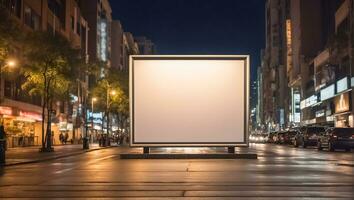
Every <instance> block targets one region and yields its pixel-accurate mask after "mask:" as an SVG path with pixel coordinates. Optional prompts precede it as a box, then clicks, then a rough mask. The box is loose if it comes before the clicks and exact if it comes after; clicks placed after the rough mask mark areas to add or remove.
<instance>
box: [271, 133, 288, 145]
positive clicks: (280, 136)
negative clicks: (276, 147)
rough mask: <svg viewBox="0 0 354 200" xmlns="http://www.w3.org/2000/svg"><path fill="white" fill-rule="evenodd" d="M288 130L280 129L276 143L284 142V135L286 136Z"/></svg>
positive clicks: (276, 136)
mask: <svg viewBox="0 0 354 200" xmlns="http://www.w3.org/2000/svg"><path fill="white" fill-rule="evenodd" d="M285 134H286V132H285V131H279V132H278V133H277V134H276V135H275V137H273V138H274V143H276V144H283V142H284V137H285Z"/></svg>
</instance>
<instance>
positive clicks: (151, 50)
mask: <svg viewBox="0 0 354 200" xmlns="http://www.w3.org/2000/svg"><path fill="white" fill-rule="evenodd" d="M135 41H136V43H137V44H138V48H139V52H140V54H142V55H152V54H156V46H155V44H154V43H153V42H152V41H151V40H149V39H147V38H146V37H144V36H140V37H135Z"/></svg>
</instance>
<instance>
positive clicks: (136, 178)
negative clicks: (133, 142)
mask: <svg viewBox="0 0 354 200" xmlns="http://www.w3.org/2000/svg"><path fill="white" fill-rule="evenodd" d="M129 151H130V150H129V149H127V148H122V147H117V148H111V149H104V150H100V151H93V152H89V153H86V154H81V155H78V156H73V157H68V158H63V159H58V160H54V161H51V162H42V163H36V164H26V165H21V166H13V167H5V168H2V169H0V199H7V198H15V199H18V198H25V199H36V198H38V199H39V198H40V199H71V198H75V199H81V198H82V199H88V198H90V199H117V198H123V199H160V198H161V199H354V152H353V151H352V152H318V151H317V150H315V149H301V148H299V149H295V148H291V147H287V146H277V145H269V144H257V145H251V147H250V148H249V149H245V148H242V149H238V152H250V153H257V154H258V159H257V160H121V159H120V157H119V154H120V153H122V152H129ZM157 151H159V152H161V151H162V150H157ZM163 151H165V150H163ZM166 151H171V150H170V149H167V150H166ZM172 151H177V152H178V151H181V150H172ZM186 151H193V152H197V151H198V150H186ZM201 151H208V150H207V149H202V150H201Z"/></svg>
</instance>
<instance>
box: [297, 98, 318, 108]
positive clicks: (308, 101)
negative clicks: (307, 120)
mask: <svg viewBox="0 0 354 200" xmlns="http://www.w3.org/2000/svg"><path fill="white" fill-rule="evenodd" d="M317 102H318V100H317V95H312V96H310V97H308V98H307V99H305V100H302V101H301V103H300V109H304V108H307V107H310V106H313V105H315V104H316V103H317Z"/></svg>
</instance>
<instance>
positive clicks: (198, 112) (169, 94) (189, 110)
mask: <svg viewBox="0 0 354 200" xmlns="http://www.w3.org/2000/svg"><path fill="white" fill-rule="evenodd" d="M248 99H249V57H248V56H157V55H156V56H145V55H142V56H131V58H130V115H131V116H130V117H131V118H130V119H131V120H130V123H131V124H130V125H131V127H130V129H131V137H130V144H131V146H146V147H148V146H237V145H240V146H242V145H243V146H245V145H247V134H248V133H247V132H248V130H247V129H248V128H247V127H248Z"/></svg>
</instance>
